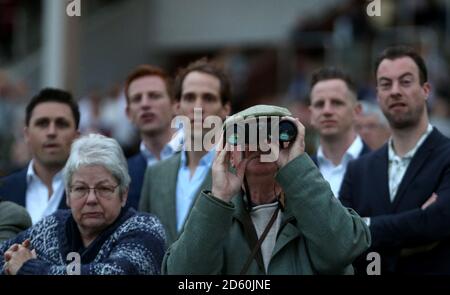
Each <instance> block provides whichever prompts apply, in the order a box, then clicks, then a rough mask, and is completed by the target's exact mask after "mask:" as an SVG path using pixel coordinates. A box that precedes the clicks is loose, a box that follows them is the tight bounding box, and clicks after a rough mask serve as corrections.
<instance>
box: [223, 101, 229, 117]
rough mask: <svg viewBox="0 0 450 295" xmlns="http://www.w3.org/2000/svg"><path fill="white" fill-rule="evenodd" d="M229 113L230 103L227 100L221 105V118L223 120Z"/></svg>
mask: <svg viewBox="0 0 450 295" xmlns="http://www.w3.org/2000/svg"><path fill="white" fill-rule="evenodd" d="M230 114H231V104H230V102H227V103H225V104H224V105H223V107H222V120H225V119H226V117H227V116H229V115H230Z"/></svg>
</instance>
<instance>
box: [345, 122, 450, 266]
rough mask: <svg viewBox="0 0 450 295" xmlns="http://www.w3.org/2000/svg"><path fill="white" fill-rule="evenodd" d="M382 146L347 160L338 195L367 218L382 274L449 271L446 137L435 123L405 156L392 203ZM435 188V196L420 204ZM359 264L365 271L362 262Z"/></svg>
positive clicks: (385, 148) (449, 148) (448, 148)
mask: <svg viewBox="0 0 450 295" xmlns="http://www.w3.org/2000/svg"><path fill="white" fill-rule="evenodd" d="M388 182H389V179H388V145H387V144H385V145H384V146H383V147H381V148H380V149H379V150H377V151H374V152H372V153H370V154H368V155H365V156H362V157H361V158H359V159H357V160H355V161H352V162H350V164H349V165H348V166H347V172H346V175H345V177H344V181H343V183H342V186H341V191H340V194H339V195H340V199H341V201H342V203H343V204H344V206H347V207H350V208H353V209H355V210H356V212H358V214H359V215H360V216H362V217H370V218H371V222H370V231H371V234H372V247H371V249H370V250H369V251H376V252H378V253H379V254H380V255H381V266H382V268H381V270H382V273H383V272H384V273H389V272H393V273H414V274H428V273H433V274H450V263H449V261H450V140H449V139H448V138H446V137H445V136H443V135H442V134H441V133H440V132H439V131H438V130H437V129H436V128H434V129H433V131H432V132H431V133H430V134H429V136H428V137H427V139H426V140H425V141H424V142H423V144H422V145H421V146H420V148H419V149H418V150H417V152H416V154H415V155H414V157H413V158H412V160H411V163H410V164H409V166H408V169H407V170H406V172H405V175H404V176H403V179H402V181H401V183H400V186H399V188H398V191H397V194H396V196H395V199H394V202H392V203H391V201H390V198H389V185H388ZM433 193H436V194H437V195H438V198H437V201H436V202H435V203H434V204H433V205H431V206H429V207H428V208H427V209H425V210H422V209H421V206H422V205H423V204H424V203H425V202H426V201H427V200H428V198H430V196H431V195H432V194H433ZM360 262H364V263H363V264H362V265H360V268H361V269H362V270H365V267H366V264H367V261H365V260H364V259H361V261H360Z"/></svg>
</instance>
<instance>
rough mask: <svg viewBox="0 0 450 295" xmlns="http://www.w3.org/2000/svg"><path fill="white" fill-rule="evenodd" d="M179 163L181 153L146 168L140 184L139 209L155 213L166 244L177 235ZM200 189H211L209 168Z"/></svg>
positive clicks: (170, 242) (172, 240)
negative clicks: (164, 232) (164, 231)
mask: <svg viewBox="0 0 450 295" xmlns="http://www.w3.org/2000/svg"><path fill="white" fill-rule="evenodd" d="M180 163H181V153H177V154H175V155H173V156H172V157H170V158H168V159H166V160H164V161H161V162H159V163H157V164H155V165H154V166H150V167H148V168H147V170H146V172H145V176H144V182H143V185H142V191H141V198H140V201H139V211H143V212H149V213H152V214H155V215H156V216H157V217H158V218H159V219H160V221H161V223H162V224H163V226H164V228H165V230H166V238H167V245H170V244H172V243H173V242H174V241H175V240H176V239H177V237H178V232H177V212H176V205H175V202H176V189H177V177H178V170H179V168H180ZM202 189H211V170H210V171H209V172H208V175H207V176H206V177H205V180H204V181H203V184H202V185H201V186H200V189H199V191H198V193H197V198H198V195H200V192H201V190H202Z"/></svg>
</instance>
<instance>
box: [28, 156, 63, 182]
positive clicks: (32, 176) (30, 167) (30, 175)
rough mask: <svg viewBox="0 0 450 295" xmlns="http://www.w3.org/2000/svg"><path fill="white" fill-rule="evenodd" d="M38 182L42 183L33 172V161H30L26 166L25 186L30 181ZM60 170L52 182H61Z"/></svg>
mask: <svg viewBox="0 0 450 295" xmlns="http://www.w3.org/2000/svg"><path fill="white" fill-rule="evenodd" d="M35 180H39V181H42V180H41V178H40V177H39V176H38V175H37V174H36V172H35V171H34V160H33V159H31V161H30V163H29V164H28V168H27V185H28V184H30V183H31V182H32V181H35ZM62 180H63V179H62V169H61V170H60V171H59V172H58V173H56V174H55V176H53V181H62Z"/></svg>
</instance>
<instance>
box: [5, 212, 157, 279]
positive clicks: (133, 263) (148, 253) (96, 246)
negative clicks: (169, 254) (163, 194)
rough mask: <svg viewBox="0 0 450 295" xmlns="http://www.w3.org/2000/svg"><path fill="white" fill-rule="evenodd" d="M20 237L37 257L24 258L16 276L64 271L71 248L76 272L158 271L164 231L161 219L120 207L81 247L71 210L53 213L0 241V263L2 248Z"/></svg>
mask: <svg viewBox="0 0 450 295" xmlns="http://www.w3.org/2000/svg"><path fill="white" fill-rule="evenodd" d="M25 239H30V241H31V248H34V249H35V250H36V254H37V259H30V260H28V261H27V262H25V263H24V264H23V266H22V267H21V268H20V269H19V272H18V274H41V275H53V274H55V275H64V274H67V265H68V264H69V263H71V262H73V260H72V259H70V260H67V259H68V256H67V254H69V253H70V252H77V253H79V254H80V256H81V267H80V271H81V275H116V274H122V275H138V274H160V271H161V263H162V258H163V256H164V251H165V232H164V229H163V226H162V225H161V223H160V221H159V220H158V219H157V218H156V217H155V216H153V215H150V214H147V213H137V212H136V211H135V210H134V209H132V208H130V209H126V210H122V212H121V214H120V215H119V217H118V218H117V219H116V221H115V222H114V223H113V224H112V225H110V226H109V227H108V228H106V229H105V230H104V231H103V232H102V233H101V234H100V235H99V236H98V237H97V238H96V239H95V240H94V241H93V242H92V243H91V244H90V245H89V246H88V247H87V248H84V247H83V245H82V242H81V237H80V234H79V231H78V228H77V226H76V223H75V221H74V220H73V218H72V214H71V212H70V210H60V211H57V212H56V213H54V214H52V215H50V216H48V217H46V218H44V219H43V220H41V221H40V222H38V223H37V224H36V225H34V226H33V227H31V228H29V229H28V230H26V231H23V232H22V233H20V234H19V235H18V236H17V237H16V238H14V239H11V240H9V241H6V242H4V243H3V244H0V267H2V266H3V264H4V257H3V256H4V255H3V254H4V252H5V251H7V250H8V249H9V247H10V246H11V245H12V244H14V243H22V242H23V241H24V240H25ZM2 271H3V270H2Z"/></svg>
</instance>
